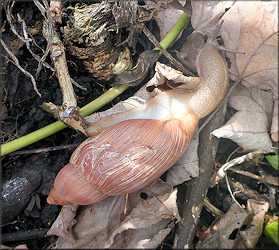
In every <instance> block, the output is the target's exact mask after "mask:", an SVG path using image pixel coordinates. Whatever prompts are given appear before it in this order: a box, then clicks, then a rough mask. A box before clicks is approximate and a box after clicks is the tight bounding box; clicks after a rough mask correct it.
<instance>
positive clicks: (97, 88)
mask: <svg viewBox="0 0 279 250" xmlns="http://www.w3.org/2000/svg"><path fill="white" fill-rule="evenodd" d="M12 13H13V15H14V16H16V13H20V15H21V17H22V18H23V19H24V20H25V21H26V24H27V26H33V25H35V23H36V22H37V21H41V20H42V17H41V14H40V12H39V11H38V9H37V8H36V6H35V5H34V4H33V3H30V2H29V3H20V2H19V3H16V4H15V5H14V7H13V10H12ZM3 25H4V26H3ZM1 27H4V30H3V34H2V38H3V40H4V41H5V42H6V44H7V45H8V46H9V47H11V46H13V47H14V53H15V55H16V56H17V58H18V60H19V62H20V64H21V65H22V66H23V68H24V69H25V70H27V71H28V72H30V73H31V74H32V75H33V76H35V74H36V69H37V65H38V62H37V61H36V60H35V59H34V58H33V57H32V56H31V55H30V53H29V52H28V50H27V49H26V47H25V46H24V45H23V44H21V43H20V42H19V41H18V39H17V37H16V36H15V35H14V34H13V33H12V32H11V30H10V26H9V25H8V22H6V16H5V12H4V10H3V9H2V26H1ZM17 28H18V31H20V30H21V29H20V25H19V24H18V27H17ZM148 28H149V29H151V31H152V29H153V33H154V34H156V33H157V34H158V29H157V27H156V25H155V23H154V22H149V24H148ZM187 32H188V30H187V31H186V32H184V33H183V35H182V37H181V39H180V41H179V42H178V43H176V45H175V46H174V47H173V48H170V50H172V49H179V48H180V46H181V45H182V44H183V43H184V41H185V39H186V34H187ZM34 39H35V40H36V43H37V46H34V44H33V45H32V49H33V51H34V52H35V53H37V54H39V55H41V53H42V51H41V49H39V47H41V48H43V49H45V48H46V41H45V39H44V37H43V36H42V34H41V32H39V33H38V34H37V35H35V36H34ZM152 47H153V46H152V45H151V43H150V42H149V41H148V40H147V39H146V38H145V36H144V35H140V37H139V40H138V43H137V44H136V50H137V51H136V54H135V58H136V57H137V56H138V54H140V53H141V52H142V51H143V50H146V49H150V48H152ZM1 54H2V55H4V57H2V58H1V61H2V65H1V71H2V74H1V81H2V107H1V127H2V128H1V132H2V143H3V142H7V141H9V140H12V139H14V138H18V137H20V136H23V135H26V134H28V133H30V132H32V131H35V130H37V129H39V128H42V127H44V126H46V125H48V124H50V123H52V122H55V121H56V119H55V118H54V116H53V115H52V114H49V113H47V112H46V111H44V110H43V109H41V108H40V105H42V103H43V102H53V103H55V104H57V105H59V104H61V103H62V94H61V91H60V88H59V84H58V81H57V78H56V76H55V75H54V74H53V73H52V72H51V71H50V70H49V69H46V68H43V69H42V71H41V72H40V74H39V75H38V78H37V79H36V82H37V86H38V89H39V92H40V93H41V94H42V97H41V98H40V97H39V96H38V95H37V94H36V93H35V91H34V89H33V86H32V83H31V81H30V79H29V78H27V77H26V76H24V75H23V73H22V72H20V71H19V69H18V68H17V67H16V66H15V65H14V64H13V63H12V62H11V61H10V60H7V58H6V53H5V52H4V51H3V49H2V52H1ZM67 58H68V60H69V61H68V66H69V72H70V75H71V77H72V78H73V79H74V80H76V81H77V82H78V83H79V84H80V85H82V86H83V87H86V88H87V89H88V91H83V90H81V89H79V88H77V87H75V86H74V90H75V93H76V95H77V99H78V106H79V107H82V106H84V105H85V104H87V103H89V102H90V101H92V100H94V99H95V98H97V97H98V96H100V95H101V94H102V93H104V92H105V91H106V90H108V89H109V88H110V86H109V84H108V83H101V84H100V82H99V81H97V80H96V79H94V78H93V77H92V76H90V75H89V74H87V72H85V71H84V70H83V69H82V68H81V64H80V62H77V61H76V60H75V59H74V58H72V57H71V56H70V55H67ZM164 60H165V59H164V58H161V59H160V61H162V62H164ZM47 62H49V63H50V60H49V58H48V59H47ZM165 62H166V63H167V61H166V60H165ZM148 77H150V75H149V76H148ZM148 77H147V79H148ZM147 79H146V80H147ZM138 88H139V87H136V88H129V89H128V90H127V91H126V92H124V93H123V94H122V95H121V96H119V97H118V98H116V99H115V100H114V101H113V103H112V104H108V105H106V106H105V107H103V108H102V110H105V109H107V108H109V107H111V105H113V104H115V103H117V102H119V101H120V100H125V99H127V98H128V97H129V96H132V95H133V94H134V93H135V92H136V90H137V89H138ZM84 139H86V137H85V136H84V135H82V134H81V133H78V132H76V131H74V130H73V129H70V128H67V129H64V130H62V131H61V132H59V133H56V134H54V135H52V136H50V137H48V138H45V139H43V140H41V141H39V142H37V143H34V144H32V145H30V146H28V147H26V148H24V149H22V150H28V149H40V148H46V147H54V146H61V145H71V144H79V143H81V142H82V141H83V140H84ZM236 147H237V145H235V144H234V143H232V142H231V141H229V140H221V141H220V145H219V150H218V154H217V158H216V162H219V163H221V164H222V163H224V162H225V160H226V159H227V157H228V155H229V154H230V153H231V152H232V151H233V150H234V149H235V148H236ZM74 149H75V147H71V148H67V149H62V150H57V151H49V152H44V153H38V154H34V153H33V154H23V155H13V154H10V155H7V156H5V157H3V158H2V181H3V184H4V183H5V182H6V181H8V180H10V181H11V180H13V185H14V186H16V187H17V188H18V190H19V191H22V190H24V194H22V193H21V192H16V195H15V194H14V193H13V192H8V191H9V190H8V189H5V186H3V190H4V191H7V192H6V195H7V197H8V198H9V199H11V203H9V205H8V204H5V203H4V202H3V204H2V208H3V212H2V216H3V217H2V244H4V245H7V246H10V247H14V246H17V245H19V244H26V245H27V247H28V248H48V247H50V246H52V245H53V244H54V243H55V240H56V237H54V236H46V232H47V231H48V229H49V228H50V227H51V225H52V223H53V222H54V220H55V219H56V217H57V215H58V213H59V211H60V209H61V207H60V206H52V205H49V204H47V203H46V197H47V195H48V193H49V191H50V189H51V187H52V184H53V181H54V178H55V176H56V174H57V173H58V171H59V170H60V169H61V168H62V167H63V166H64V165H65V164H67V163H68V161H69V158H70V156H71V154H72V152H73V151H74ZM239 155H241V154H239ZM264 167H266V170H267V171H268V172H269V173H270V174H272V175H274V176H278V173H277V172H276V171H274V170H273V169H272V168H271V167H270V166H264ZM247 169H248V167H247ZM249 170H250V171H253V172H254V173H255V174H258V175H259V171H258V167H257V166H254V167H252V168H251V167H250V168H249ZM22 172H25V174H22ZM30 172H31V173H32V174H31V175H32V176H34V175H33V173H35V176H37V178H29V179H28V177H27V176H28V175H26V173H30ZM24 177H26V179H24ZM230 177H231V178H233V179H234V180H238V181H240V182H241V183H245V185H246V186H247V187H249V188H250V189H253V190H254V191H255V194H257V195H259V196H268V195H269V193H268V186H266V185H265V184H263V183H260V182H259V181H256V180H253V179H251V178H248V177H244V176H241V175H236V174H232V175H231V176H230ZM23 179H24V181H22V180H23ZM19 196H20V197H19ZM278 196H279V193H278V189H277V195H276V202H277V206H278V205H279V197H278ZM208 197H209V199H210V200H211V202H212V203H213V204H214V205H215V206H216V207H217V208H219V209H221V210H222V211H224V212H226V211H228V209H229V207H230V206H231V205H232V203H233V201H232V198H231V197H230V195H229V193H228V191H227V188H226V184H225V182H223V181H222V182H221V183H220V185H219V186H218V187H215V188H212V189H209V191H208ZM251 197H252V196H251V195H250V196H249V195H247V194H244V193H243V192H239V193H236V199H237V200H238V201H239V202H240V203H242V204H246V202H247V199H248V198H251ZM15 199H19V200H20V201H19V202H18V203H17V202H15ZM11 204H12V206H11ZM4 209H6V210H4ZM214 219H215V218H214V216H213V215H212V214H211V213H210V212H208V211H207V210H206V209H205V208H204V209H203V211H202V214H201V218H200V223H199V230H200V231H203V230H204V228H207V227H209V226H211V224H212V222H213V221H214ZM173 236H174V233H173V232H171V233H170V235H169V236H168V237H167V239H166V240H165V242H164V243H163V244H162V245H161V246H160V248H163V247H164V248H171V244H172V242H173ZM197 239H198V238H195V241H197ZM257 247H258V248H267V247H270V248H276V245H275V244H272V243H271V242H270V241H268V240H267V239H266V237H265V236H262V238H261V239H260V241H259V243H258V245H257Z"/></svg>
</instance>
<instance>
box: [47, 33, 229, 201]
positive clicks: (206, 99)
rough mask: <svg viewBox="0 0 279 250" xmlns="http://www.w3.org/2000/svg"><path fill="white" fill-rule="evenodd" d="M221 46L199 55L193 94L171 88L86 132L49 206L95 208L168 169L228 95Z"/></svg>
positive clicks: (212, 43) (210, 41)
mask: <svg viewBox="0 0 279 250" xmlns="http://www.w3.org/2000/svg"><path fill="white" fill-rule="evenodd" d="M218 31H219V30H218ZM217 33H218V32H216V35H217ZM217 46H218V44H217V42H216V41H215V37H214V38H212V39H210V38H209V39H208V40H207V42H206V44H205V46H204V47H203V49H202V50H201V51H200V53H199V55H198V57H197V59H196V64H197V70H198V75H199V77H194V78H193V77H189V82H195V83H197V84H195V88H194V89H193V90H191V91H189V89H184V88H174V89H171V90H167V91H164V92H162V93H160V94H158V95H157V96H155V97H153V98H150V99H149V100H147V101H146V103H145V104H143V105H142V106H140V107H138V108H135V109H131V110H128V111H126V112H123V113H120V114H115V115H111V116H108V117H105V118H103V119H101V120H99V121H97V122H96V123H93V124H92V125H91V126H90V127H89V128H88V130H87V134H88V135H89V136H91V137H90V138H89V139H87V140H85V141H84V142H83V143H82V144H81V145H80V146H79V147H78V148H77V149H76V150H75V152H74V153H73V155H72V157H71V159H70V163H69V164H67V165H66V166H65V167H64V168H63V169H62V170H61V171H60V172H59V173H58V175H57V177H56V179H55V182H54V187H53V188H52V190H51V192H50V194H49V196H48V200H47V201H48V203H50V204H56V205H57V204H60V205H66V204H73V203H74V204H80V205H89V204H93V203H96V202H99V201H101V200H103V199H105V198H107V197H109V196H114V195H121V194H127V193H131V192H134V191H137V190H139V189H141V188H143V187H145V186H147V185H148V184H150V183H152V182H153V181H154V180H156V179H157V178H159V177H160V176H161V175H162V174H163V173H164V172H165V171H166V170H168V169H169V168H170V167H171V166H172V165H173V164H174V163H175V162H176V161H177V160H178V159H179V158H180V156H181V155H182V154H183V153H184V152H185V151H186V149H187V147H188V145H189V143H190V141H191V139H192V136H193V134H194V132H195V128H196V126H197V123H198V121H199V119H201V118H202V117H205V116H207V115H208V114H209V113H211V112H212V111H213V110H214V109H215V108H216V107H217V106H218V104H219V103H220V102H221V100H222V99H223V97H224V95H225V93H226V90H227V87H228V83H229V76H228V70H227V66H226V63H225V61H224V60H223V58H222V56H221V55H220V53H219V51H218V49H217ZM95 135H97V136H95ZM93 136H95V137H93Z"/></svg>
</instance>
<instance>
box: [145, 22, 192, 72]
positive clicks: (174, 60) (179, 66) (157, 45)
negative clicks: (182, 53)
mask: <svg viewBox="0 0 279 250" xmlns="http://www.w3.org/2000/svg"><path fill="white" fill-rule="evenodd" d="M142 31H143V33H144V34H145V35H146V36H147V37H148V39H149V40H150V41H151V42H152V43H153V44H154V46H156V47H157V48H158V49H159V50H160V51H161V52H162V54H163V55H164V56H165V57H166V58H167V59H168V60H169V61H170V62H171V63H172V64H173V65H175V66H176V67H177V69H178V70H180V71H181V72H183V73H184V74H186V75H190V76H194V74H193V73H192V72H191V71H189V70H188V69H186V68H185V67H184V66H183V65H182V63H180V62H179V61H178V60H176V59H175V58H174V57H173V56H172V55H171V54H170V53H169V52H167V50H166V49H164V48H163V47H162V46H161V45H160V43H159V42H158V41H157V39H156V37H155V36H154V35H153V34H152V33H151V32H150V31H149V29H147V28H146V26H145V25H143V28H142Z"/></svg>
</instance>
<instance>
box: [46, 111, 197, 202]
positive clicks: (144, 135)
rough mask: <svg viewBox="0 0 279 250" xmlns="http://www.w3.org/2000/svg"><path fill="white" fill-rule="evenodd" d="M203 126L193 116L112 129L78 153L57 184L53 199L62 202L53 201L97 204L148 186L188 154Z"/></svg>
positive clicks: (124, 124)
mask: <svg viewBox="0 0 279 250" xmlns="http://www.w3.org/2000/svg"><path fill="white" fill-rule="evenodd" d="M197 122H198V119H197V117H196V116H194V115H188V116H187V120H186V121H181V120H178V119H171V120H167V121H160V120H152V119H138V120H127V121H123V122H120V123H118V124H115V125H113V126H111V127H110V128H108V129H106V130H104V131H103V132H102V133H100V136H98V137H97V138H89V139H87V140H86V141H84V142H83V143H82V144H81V145H80V146H79V147H78V148H77V149H76V150H75V152H74V153H73V155H72V157H71V159H70V164H68V165H69V166H68V165H66V166H65V167H64V168H66V169H64V170H63V169H62V170H61V171H60V172H59V173H58V176H57V178H56V180H55V183H54V189H55V192H54V191H53V192H52V193H55V196H57V195H58V196H59V197H53V195H50V197H49V198H48V201H50V202H52V204H53V203H54V204H61V202H62V200H65V202H67V204H69V203H76V204H81V205H84V204H93V203H96V202H98V201H100V200H103V199H105V198H106V197H108V196H113V195H121V194H127V193H131V192H134V191H137V190H139V189H141V188H143V187H145V186H147V185H148V184H150V183H151V182H153V181H154V180H156V179H157V178H159V177H160V176H161V175H162V174H163V173H164V172H165V171H166V170H168V169H169V168H170V167H171V166H172V165H173V164H174V163H175V162H176V161H177V160H178V159H179V157H180V156H181V155H182V154H183V153H184V152H185V150H186V148H187V147H188V144H189V143H190V140H191V138H192V136H193V134H194V131H195V128H196V125H197ZM72 175H75V177H73V176H72ZM69 182H70V183H69ZM79 182H80V183H79ZM74 185H77V187H76V186H75V187H73V186H74ZM89 187H90V188H89ZM80 189H82V192H81V190H80ZM84 192H86V194H84ZM53 201H54V202H53ZM56 201H57V202H60V203H57V202H56Z"/></svg>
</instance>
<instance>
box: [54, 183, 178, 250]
mask: <svg viewBox="0 0 279 250" xmlns="http://www.w3.org/2000/svg"><path fill="white" fill-rule="evenodd" d="M141 193H143V195H144V196H143V197H145V198H146V199H143V198H141ZM176 194H177V190H176V189H173V188H172V185H171V184H169V183H165V182H163V181H162V180H158V181H157V182H156V183H154V184H153V185H151V186H149V187H147V188H144V189H142V190H139V191H138V192H135V193H133V194H130V195H129V196H128V200H126V196H125V195H122V196H115V197H109V198H108V199H106V200H104V201H101V202H99V203H96V204H93V205H90V206H82V207H80V209H79V210H78V214H77V215H76V221H77V223H76V224H75V225H74V227H73V228H72V231H73V235H74V236H75V243H74V242H73V241H71V239H69V238H67V235H64V236H60V237H59V238H58V241H57V243H56V247H57V248H140V247H144V248H148V247H154V248H156V247H157V246H158V245H159V244H160V243H161V242H162V241H163V240H164V238H165V237H166V236H167V234H168V233H169V232H170V230H171V229H172V228H173V227H174V219H175V218H176V219H178V220H179V219H180V218H179V214H178V209H177V205H176ZM61 213H62V211H61ZM63 213H64V216H67V215H65V211H64V212H63ZM70 216H71V215H70ZM55 223H56V222H55ZM62 223H63V222H62ZM60 224H61V222H60ZM68 231H69V229H68Z"/></svg>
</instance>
